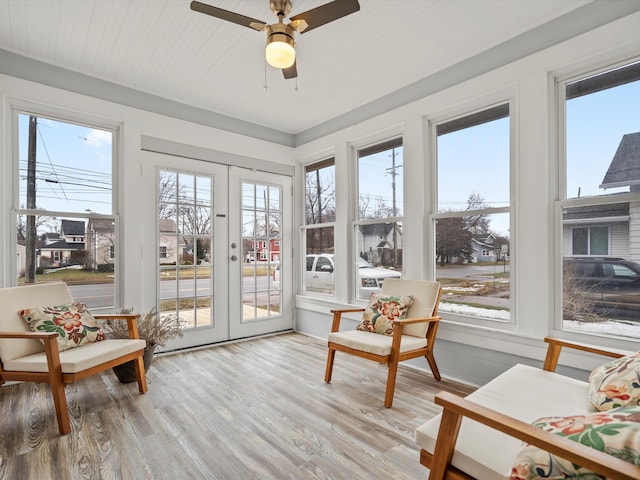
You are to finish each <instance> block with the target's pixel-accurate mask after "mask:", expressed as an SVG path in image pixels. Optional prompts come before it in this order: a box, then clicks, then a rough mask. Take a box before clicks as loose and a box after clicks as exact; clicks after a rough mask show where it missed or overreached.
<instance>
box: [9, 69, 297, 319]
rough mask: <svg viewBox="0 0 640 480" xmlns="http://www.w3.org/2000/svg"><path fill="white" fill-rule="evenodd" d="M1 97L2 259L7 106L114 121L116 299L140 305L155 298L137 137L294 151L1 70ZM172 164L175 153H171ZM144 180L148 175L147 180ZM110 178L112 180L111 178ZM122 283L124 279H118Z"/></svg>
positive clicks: (262, 156)
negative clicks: (118, 292)
mask: <svg viewBox="0 0 640 480" xmlns="http://www.w3.org/2000/svg"><path fill="white" fill-rule="evenodd" d="M0 95H1V97H0V98H1V99H2V116H1V117H0V135H2V136H1V137H0V138H1V139H2V142H1V145H2V151H1V158H0V160H1V163H0V167H1V171H2V187H1V188H2V196H1V197H0V255H1V258H14V257H16V255H17V253H16V251H15V248H16V247H15V241H13V239H15V233H13V234H12V232H11V231H10V228H9V225H10V223H11V222H10V221H9V215H10V209H11V208H12V205H13V199H12V198H11V192H12V182H13V178H15V177H14V176H13V166H12V165H13V155H14V153H13V151H12V149H13V147H12V141H11V140H10V139H12V138H13V128H14V126H13V125H12V120H11V107H12V105H17V106H18V107H20V108H31V109H34V110H35V111H36V113H47V112H49V113H50V114H54V115H58V116H61V115H63V116H66V115H69V116H71V117H73V118H78V119H80V118H84V119H85V121H87V120H88V119H92V118H95V119H96V120H98V121H100V122H101V123H105V122H107V123H109V124H115V125H119V126H120V129H121V134H120V136H119V140H120V144H119V146H118V149H119V164H118V165H117V173H116V174H117V183H118V195H119V204H120V207H119V214H120V217H121V224H120V227H121V233H122V237H121V238H122V243H121V249H120V251H121V252H122V261H123V263H122V265H123V271H122V276H121V278H123V279H126V288H122V289H121V294H122V302H121V305H125V306H127V307H133V308H135V309H136V310H138V311H146V310H148V309H149V308H150V307H151V306H152V305H155V302H156V292H155V290H156V264H155V263H156V256H155V252H156V248H155V245H156V239H155V236H156V227H155V225H156V223H155V222H156V220H155V212H148V211H144V209H143V205H144V204H145V202H143V199H144V198H147V196H149V195H151V196H152V197H151V198H155V192H156V186H155V173H154V172H151V174H149V172H145V161H146V159H148V158H149V156H150V155H151V154H150V153H149V152H144V151H141V149H140V146H141V137H142V136H143V135H144V136H149V137H155V138H159V139H163V140H168V141H171V142H177V143H181V144H186V145H192V146H196V147H202V148H206V149H210V150H215V151H217V152H224V153H225V154H226V153H229V154H232V155H237V156H240V157H243V158H244V159H248V160H251V159H255V160H257V161H260V162H263V163H264V161H269V162H277V163H282V164H286V165H289V166H292V165H293V163H294V155H293V149H292V148H291V147H286V146H282V145H278V144H275V143H270V142H266V141H263V140H258V139H255V138H250V137H245V136H243V135H238V134H235V133H229V132H226V131H222V130H217V129H214V128H210V127H206V126H203V125H199V124H196V123H189V122H186V121H183V120H178V119H174V118H171V117H168V116H163V115H158V114H154V113H149V112H146V111H142V110H138V109H134V108H129V107H126V106H124V105H120V104H116V103H110V102H107V101H103V100H98V99H95V98H91V97H87V96H84V95H79V94H75V93H71V92H68V91H64V90H60V89H57V88H52V87H48V86H44V85H41V84H37V83H33V82H29V81H25V80H21V79H18V78H14V77H9V76H6V75H0ZM169 161H173V162H175V166H176V167H179V165H180V158H178V157H173V160H169ZM150 179H153V180H152V181H150ZM114 182H115V179H114ZM0 270H1V272H0V275H1V281H0V285H2V286H10V285H14V284H15V278H11V276H10V275H9V269H8V267H7V264H6V263H5V264H4V265H3V267H2V268H0ZM123 283H124V282H123Z"/></svg>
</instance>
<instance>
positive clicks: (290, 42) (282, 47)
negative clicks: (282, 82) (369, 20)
mask: <svg viewBox="0 0 640 480" xmlns="http://www.w3.org/2000/svg"><path fill="white" fill-rule="evenodd" d="M269 3H270V6H271V11H272V12H273V13H274V15H276V16H277V17H278V23H273V24H271V25H269V24H267V23H266V22H263V21H262V20H256V19H255V18H251V17H246V16H244V15H240V14H239V13H235V12H230V11H229V10H223V9H222V8H218V7H212V6H211V5H207V4H205V3H201V2H197V1H193V2H191V10H194V11H196V12H200V13H204V14H207V15H211V16H212V17H217V18H220V19H222V20H226V21H228V22H233V23H237V24H238V25H242V26H243V27H249V28H252V29H254V30H258V31H261V32H267V47H266V50H265V57H266V59H267V62H268V63H269V65H271V66H273V67H275V68H281V69H282V73H283V74H284V78H295V77H297V76H298V72H297V69H296V50H295V41H294V32H298V33H306V32H310V31H311V30H313V29H314V28H317V27H321V26H322V25H325V24H327V23H329V22H333V21H334V20H337V19H339V18H341V17H344V16H347V15H349V14H351V13H354V12H357V11H358V10H360V4H359V3H358V0H334V1H333V2H329V3H325V4H324V5H320V6H319V7H316V8H312V9H311V10H307V11H306V12H303V13H299V14H298V15H296V16H294V17H291V18H290V22H289V23H288V24H285V23H284V19H285V18H286V17H287V16H288V15H289V12H290V11H291V1H290V0H270V2H269Z"/></svg>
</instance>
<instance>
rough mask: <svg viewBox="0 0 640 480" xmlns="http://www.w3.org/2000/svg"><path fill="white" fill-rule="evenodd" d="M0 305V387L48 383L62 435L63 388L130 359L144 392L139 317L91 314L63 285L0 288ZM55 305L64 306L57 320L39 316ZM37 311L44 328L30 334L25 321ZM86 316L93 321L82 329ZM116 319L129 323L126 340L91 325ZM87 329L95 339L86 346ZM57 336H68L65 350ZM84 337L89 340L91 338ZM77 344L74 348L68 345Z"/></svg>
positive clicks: (65, 420)
mask: <svg viewBox="0 0 640 480" xmlns="http://www.w3.org/2000/svg"><path fill="white" fill-rule="evenodd" d="M0 305H2V315H0V385H2V384H3V383H5V382H6V381H22V382H43V383H49V384H50V385H51V393H52V395H53V401H54V406H55V411H56V417H57V420H58V429H59V431H60V433H61V434H63V435H65V434H67V433H69V431H70V430H71V424H70V420H69V412H68V409H67V400H66V396H65V391H64V386H65V384H67V383H71V382H75V381H77V380H81V379H83V378H86V377H88V376H90V375H95V374H96V373H99V372H101V371H103V370H107V369H110V368H112V367H114V366H116V365H121V364H123V363H126V362H129V361H133V362H134V365H135V369H136V380H137V382H138V390H139V391H140V393H145V392H146V391H147V381H146V378H145V372H144V364H143V361H142V355H143V353H144V347H145V345H146V342H145V340H142V339H140V338H139V336H138V324H137V319H138V315H130V314H122V315H121V314H114V315H90V314H89V312H88V310H87V309H86V306H85V305H84V304H81V303H74V302H73V299H72V297H71V293H70V292H69V289H68V288H67V285H66V284H64V283H62V282H53V283H45V284H38V285H32V286H24V287H13V288H0ZM75 306H77V308H78V309H79V310H74V311H73V313H72V312H71V308H72V307H73V308H75ZM54 307H56V308H57V307H63V308H62V309H61V310H60V312H61V313H60V314H59V315H58V316H57V317H55V315H53V314H52V315H53V316H52V317H51V318H54V320H55V321H54V320H51V319H49V316H48V315H45V314H43V313H42V312H43V311H44V310H43V309H44V308H47V309H48V308H51V310H55V308H54ZM36 311H37V312H38V319H39V321H41V322H42V323H39V324H38V325H42V324H47V325H48V326H47V327H46V328H38V327H37V326H36V327H35V328H34V330H35V331H32V330H31V328H30V327H29V325H30V322H28V320H29V319H30V320H34V318H35V315H36V314H35V313H33V315H32V317H29V315H31V314H32V312H36ZM47 311H49V310H47ZM55 311H57V310H55ZM25 312H29V314H27V313H25ZM25 316H27V317H28V318H25ZM84 318H86V319H87V320H91V321H92V322H93V323H91V324H90V325H84V323H83V319H84ZM116 319H119V320H123V321H126V322H127V327H128V331H129V338H126V339H105V338H104V334H99V333H98V332H100V329H99V328H98V326H97V325H94V324H97V322H96V320H104V321H111V320H116ZM47 322H48V323H47ZM85 327H88V328H86V329H85ZM87 331H89V332H93V334H94V335H95V338H92V339H91V341H90V342H88V343H86V344H85V343H81V342H79V341H78V338H80V335H81V333H83V332H87ZM56 332H68V333H69V334H68V335H66V342H67V344H68V345H65V347H66V348H67V349H64V348H61V347H60V346H59V344H58V342H59V341H62V340H60V337H61V336H62V333H56ZM84 336H85V337H87V339H88V336H89V335H88V334H87V335H84ZM75 342H78V346H73V345H71V343H75Z"/></svg>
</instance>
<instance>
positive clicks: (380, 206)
mask: <svg viewBox="0 0 640 480" xmlns="http://www.w3.org/2000/svg"><path fill="white" fill-rule="evenodd" d="M358 212H359V215H360V218H361V219H374V218H390V217H393V216H394V215H393V207H392V206H390V205H389V204H388V203H387V202H386V201H385V200H384V198H382V197H381V196H380V195H376V196H371V195H360V199H359V202H358Z"/></svg>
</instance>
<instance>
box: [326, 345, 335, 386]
mask: <svg viewBox="0 0 640 480" xmlns="http://www.w3.org/2000/svg"><path fill="white" fill-rule="evenodd" d="M335 358H336V351H335V350H334V349H333V348H331V347H329V353H328V354H327V369H326V371H325V372H324V381H325V382H327V383H329V382H330V381H331V374H332V373H333V360H334V359H335Z"/></svg>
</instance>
